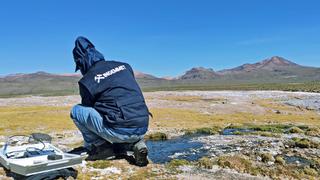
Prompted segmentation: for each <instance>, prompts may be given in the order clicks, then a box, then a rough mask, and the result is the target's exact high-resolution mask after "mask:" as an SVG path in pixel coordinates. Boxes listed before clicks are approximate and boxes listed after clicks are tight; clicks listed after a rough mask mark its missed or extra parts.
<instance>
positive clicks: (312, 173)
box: [303, 167, 318, 176]
mask: <svg viewBox="0 0 320 180" xmlns="http://www.w3.org/2000/svg"><path fill="white" fill-rule="evenodd" d="M303 172H304V173H305V174H307V175H310V176H317V175H318V172H317V171H316V170H315V169H313V168H310V167H305V168H304V169H303Z"/></svg>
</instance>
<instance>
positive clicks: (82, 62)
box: [72, 36, 104, 75]
mask: <svg viewBox="0 0 320 180" xmlns="http://www.w3.org/2000/svg"><path fill="white" fill-rule="evenodd" d="M72 53H73V59H74V62H75V63H76V70H75V71H78V70H80V71H81V74H82V75H84V74H86V73H87V72H88V70H89V69H90V67H91V66H92V65H93V64H95V63H96V62H98V61H104V57H103V55H102V54H101V53H100V52H99V51H97V50H96V49H95V47H94V45H93V44H92V43H91V42H90V41H89V40H88V39H87V38H85V37H81V36H80V37H78V38H77V39H76V41H75V47H74V49H73V51H72Z"/></svg>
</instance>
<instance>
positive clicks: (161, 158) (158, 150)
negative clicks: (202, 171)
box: [146, 136, 206, 163]
mask: <svg viewBox="0 0 320 180" xmlns="http://www.w3.org/2000/svg"><path fill="white" fill-rule="evenodd" d="M146 144H147V146H148V149H149V154H148V157H149V158H150V159H151V160H152V162H154V163H166V162H169V161H170V160H171V159H186V160H189V161H194V160H198V159H199V158H201V157H203V156H204V155H205V154H206V152H203V151H202V152H201V153H199V152H197V153H196V152H195V150H196V149H200V148H202V147H203V145H204V143H202V142H200V141H192V137H186V136H183V137H179V138H175V139H170V140H166V141H147V142H146Z"/></svg>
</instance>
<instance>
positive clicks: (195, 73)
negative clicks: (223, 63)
mask: <svg viewBox="0 0 320 180" xmlns="http://www.w3.org/2000/svg"><path fill="white" fill-rule="evenodd" d="M218 76H219V74H217V73H216V72H214V71H213V69H211V68H208V69H207V68H203V67H196V68H192V69H190V70H188V71H187V72H186V73H185V74H184V75H182V76H180V77H179V78H178V79H185V80H189V79H191V80H192V79H194V80H197V79H215V78H218Z"/></svg>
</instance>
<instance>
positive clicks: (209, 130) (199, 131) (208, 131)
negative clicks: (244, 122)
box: [184, 126, 221, 135]
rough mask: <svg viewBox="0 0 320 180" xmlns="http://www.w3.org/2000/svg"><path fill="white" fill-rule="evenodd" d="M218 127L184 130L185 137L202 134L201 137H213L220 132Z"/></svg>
mask: <svg viewBox="0 0 320 180" xmlns="http://www.w3.org/2000/svg"><path fill="white" fill-rule="evenodd" d="M220 130H221V129H220V127H216V126H214V127H203V128H197V129H193V130H190V129H188V130H186V131H185V133H184V134H185V135H193V134H202V135H214V134H218V133H219V131H220Z"/></svg>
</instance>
